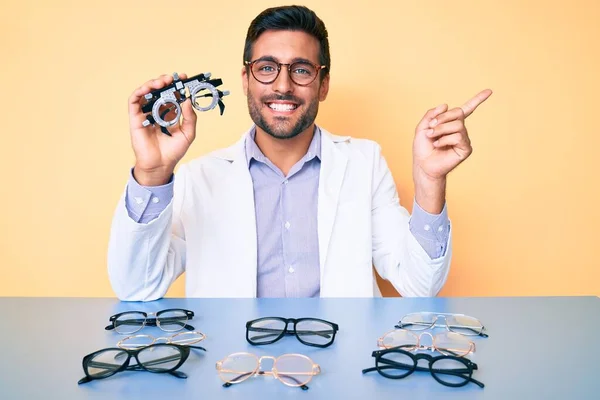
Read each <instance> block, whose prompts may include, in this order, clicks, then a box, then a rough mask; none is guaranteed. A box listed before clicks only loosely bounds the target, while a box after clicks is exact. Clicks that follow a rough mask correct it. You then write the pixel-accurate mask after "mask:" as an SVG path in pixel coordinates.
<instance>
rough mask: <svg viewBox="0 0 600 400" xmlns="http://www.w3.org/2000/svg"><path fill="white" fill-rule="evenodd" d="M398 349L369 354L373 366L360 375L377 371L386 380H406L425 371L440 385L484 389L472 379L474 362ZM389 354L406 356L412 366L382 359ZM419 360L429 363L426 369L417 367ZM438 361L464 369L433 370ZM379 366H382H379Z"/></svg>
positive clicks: (478, 382)
mask: <svg viewBox="0 0 600 400" xmlns="http://www.w3.org/2000/svg"><path fill="white" fill-rule="evenodd" d="M400 347H402V346H398V347H393V348H390V349H385V350H376V351H374V352H373V353H372V354H371V356H372V357H375V366H374V367H371V368H365V369H363V370H362V373H363V374H365V373H367V372H372V371H377V372H378V373H379V374H380V375H382V376H384V377H386V378H388V379H403V378H406V377H407V376H409V375H411V374H412V373H413V372H415V371H425V372H427V371H429V373H430V374H431V376H432V377H433V379H435V380H436V381H438V382H439V383H440V384H442V385H444V386H448V387H461V386H465V385H466V384H468V383H469V382H473V383H474V384H476V385H477V386H479V387H481V388H484V387H485V385H484V384H483V383H482V382H480V381H478V380H476V379H474V378H473V371H475V370H477V368H478V367H477V364H475V363H474V362H472V361H471V360H469V359H467V358H464V357H456V356H447V355H440V356H431V355H429V354H423V353H419V354H413V353H411V352H408V351H406V350H403V349H401V348H400ZM389 353H399V354H402V355H404V356H407V357H409V358H410V359H412V360H413V365H412V366H411V365H407V364H403V363H397V362H395V361H393V360H389V359H385V358H383V357H384V356H385V355H386V354H389ZM421 359H424V360H427V361H428V362H429V364H428V366H427V368H426V367H419V366H418V365H417V364H418V362H419V360H421ZM440 360H453V361H456V362H459V363H461V364H463V365H464V366H465V369H444V370H440V369H436V368H434V365H433V364H434V363H435V362H436V361H440ZM380 364H383V365H380ZM385 369H396V370H406V371H407V372H406V373H405V374H402V375H391V374H388V373H386V372H385V371H383V370H385ZM437 374H440V375H454V376H457V377H460V378H461V379H463V382H459V383H451V382H446V381H444V380H442V379H440V378H439V377H438V376H437ZM465 374H468V375H467V376H465Z"/></svg>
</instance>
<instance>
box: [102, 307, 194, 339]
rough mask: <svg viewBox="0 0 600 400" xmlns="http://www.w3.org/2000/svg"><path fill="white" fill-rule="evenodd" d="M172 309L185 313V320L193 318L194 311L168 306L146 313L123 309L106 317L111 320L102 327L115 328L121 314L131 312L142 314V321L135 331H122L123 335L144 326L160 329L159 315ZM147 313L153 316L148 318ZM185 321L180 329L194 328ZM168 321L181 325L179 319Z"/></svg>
mask: <svg viewBox="0 0 600 400" xmlns="http://www.w3.org/2000/svg"><path fill="white" fill-rule="evenodd" d="M172 311H183V312H184V313H185V315H186V317H187V321H189V320H190V319H192V318H194V312H193V311H190V310H186V309H184V308H168V309H165V310H160V311H157V312H150V313H147V312H144V311H137V310H131V311H123V312H121V313H118V314H115V315H112V316H111V317H110V318H109V319H108V320H109V321H110V322H111V324H110V325H107V326H105V327H104V329H105V330H107V331H110V330H113V329H115V330H116V328H117V319H118V318H119V317H120V316H122V315H125V314H131V313H138V314H142V315H143V316H144V321H141V322H140V325H139V326H140V328H139V329H136V330H135V331H131V332H127V333H124V334H125V335H130V334H132V333H135V332H138V331H140V330H142V329H143V328H144V327H146V326H157V327H159V328H160V329H162V327H161V326H160V324H161V322H160V321H159V317H160V315H161V314H164V313H167V312H172ZM149 315H151V316H154V318H150V319H149V318H148V316H149ZM187 321H186V322H185V324H184V325H182V326H181V329H187V330H188V331H193V330H195V329H196V328H194V327H193V326H192V325H189V324H188V323H187ZM170 322H179V325H181V322H180V321H170ZM162 323H165V322H162ZM181 329H178V330H176V331H173V330H170V331H169V330H165V329H162V330H163V331H165V332H178V331H180V330H181ZM119 333H120V332H119Z"/></svg>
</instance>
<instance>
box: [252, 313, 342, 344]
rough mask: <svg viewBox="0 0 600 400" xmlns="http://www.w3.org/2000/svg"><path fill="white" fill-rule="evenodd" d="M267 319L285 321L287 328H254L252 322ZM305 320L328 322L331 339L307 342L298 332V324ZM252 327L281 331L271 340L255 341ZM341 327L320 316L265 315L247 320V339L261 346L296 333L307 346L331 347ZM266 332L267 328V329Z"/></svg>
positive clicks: (313, 332)
mask: <svg viewBox="0 0 600 400" xmlns="http://www.w3.org/2000/svg"><path fill="white" fill-rule="evenodd" d="M266 320H276V321H281V322H283V323H285V328H284V329H273V328H259V327H254V328H252V327H251V326H252V324H254V323H256V322H260V321H266ZM305 321H316V322H320V323H322V324H326V325H329V326H330V327H331V330H332V331H333V332H332V333H331V340H330V341H329V342H328V343H325V344H318V343H311V342H307V341H305V340H302V338H301V337H300V334H301V333H302V332H298V330H297V329H296V326H297V325H298V323H300V322H305ZM290 323H293V328H292V329H288V325H289V324H290ZM251 329H263V330H264V329H269V330H271V331H272V332H273V334H275V333H276V331H281V332H280V333H279V334H278V335H277V336H276V337H275V338H274V339H273V340H269V341H261V342H255V341H252V339H250V331H251ZM339 329H340V327H339V326H338V324H336V323H334V322H330V321H326V320H324V319H319V318H281V317H263V318H257V319H254V320H252V321H248V322H246V341H247V342H248V343H250V344H251V345H253V346H261V345H265V344H272V343H275V342H277V341H278V340H281V338H282V337H284V336H285V335H294V336H296V338H297V339H298V340H299V341H300V343H302V344H305V345H307V346H313V347H320V348H325V347H329V346H331V345H332V344H333V342H334V340H335V335H336V333H337V332H338V331H339ZM254 332H257V330H254ZM265 332H266V330H265ZM309 333H312V334H316V335H318V334H319V333H318V332H315V331H309ZM321 336H322V335H321Z"/></svg>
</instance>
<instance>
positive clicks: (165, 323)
mask: <svg viewBox="0 0 600 400" xmlns="http://www.w3.org/2000/svg"><path fill="white" fill-rule="evenodd" d="M152 316H153V318H149V317H152ZM192 318H194V312H193V311H190V310H185V309H182V308H170V309H166V310H162V311H158V312H155V313H154V312H150V313H146V312H143V311H125V312H122V313H119V314H115V315H113V316H111V317H110V318H109V321H110V323H111V324H110V325H108V326H106V327H105V328H104V329H106V330H107V331H108V330H112V329H114V330H115V331H116V332H118V333H121V334H124V335H128V334H132V333H135V332H137V331H139V330H141V329H142V328H143V327H145V326H157V327H159V328H160V329H162V330H163V331H165V332H177V331H180V330H182V329H186V330H188V331H193V330H194V329H195V328H194V327H193V326H191V325H188V324H187V322H188V320H190V319H192Z"/></svg>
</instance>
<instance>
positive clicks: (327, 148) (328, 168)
mask: <svg viewBox="0 0 600 400" xmlns="http://www.w3.org/2000/svg"><path fill="white" fill-rule="evenodd" d="M321 133H322V135H321V171H320V176H319V190H318V196H319V199H318V206H317V207H318V212H317V218H318V222H317V224H318V235H319V265H320V267H321V282H323V272H324V270H325V267H326V263H327V254H328V249H329V243H330V241H331V233H332V231H333V224H334V222H335V217H336V211H337V206H338V202H339V197H340V190H341V187H342V182H343V180H344V174H345V172H346V164H347V163H348V157H347V156H346V155H345V154H344V153H342V152H341V151H340V150H339V149H338V148H336V144H335V141H339V140H347V138H340V137H335V136H332V135H331V134H330V133H329V132H327V131H325V130H324V129H322V128H321Z"/></svg>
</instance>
